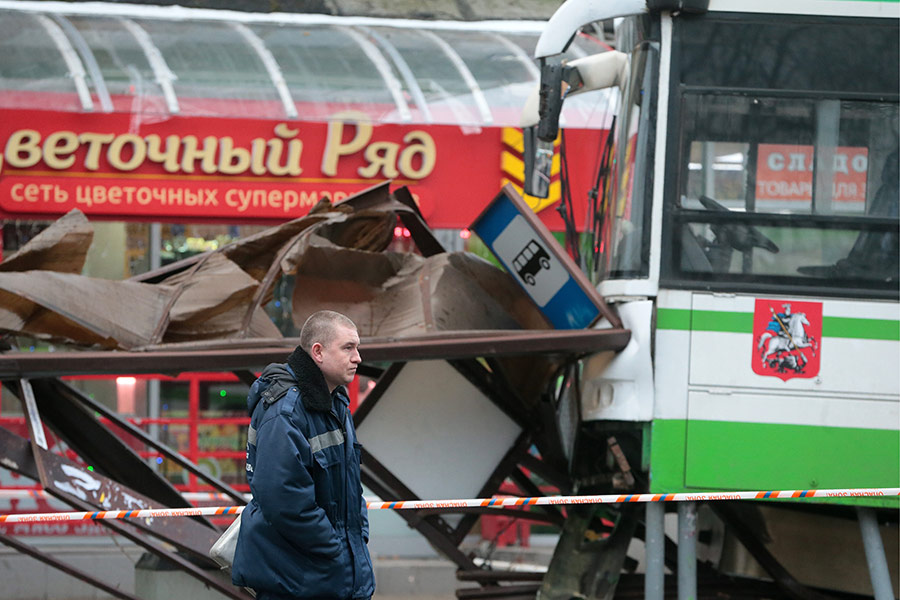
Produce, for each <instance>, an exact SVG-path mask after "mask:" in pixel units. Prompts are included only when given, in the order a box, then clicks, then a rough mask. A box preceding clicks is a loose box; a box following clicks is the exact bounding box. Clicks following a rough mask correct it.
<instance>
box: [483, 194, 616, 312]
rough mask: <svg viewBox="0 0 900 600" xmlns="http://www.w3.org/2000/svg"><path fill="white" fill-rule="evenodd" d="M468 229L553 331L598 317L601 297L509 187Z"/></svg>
mask: <svg viewBox="0 0 900 600" xmlns="http://www.w3.org/2000/svg"><path fill="white" fill-rule="evenodd" d="M470 229H471V230H472V231H474V232H475V233H476V234H478V237H480V238H481V240H482V241H483V242H484V243H485V245H487V247H488V248H490V250H491V252H493V253H494V256H496V257H497V259H498V260H499V261H500V263H501V264H502V265H503V266H504V267H505V268H506V270H507V271H508V272H509V273H510V274H511V275H512V276H513V278H514V279H515V280H516V281H517V282H518V283H519V285H521V286H522V288H523V289H524V290H525V291H526V292H527V293H528V295H529V296H530V297H531V299H532V300H534V303H535V304H537V305H538V307H539V308H540V309H541V312H543V314H544V316H545V317H547V319H548V320H549V321H550V322H551V323H552V324H553V326H554V327H556V328H557V329H583V328H585V327H589V326H590V325H592V324H593V323H594V321H596V320H597V318H598V317H599V316H600V315H601V308H600V307H601V306H602V302H603V300H602V298H601V297H600V295H599V294H598V293H597V292H596V290H594V288H593V286H591V285H590V283H589V282H588V281H587V278H586V277H585V276H584V274H583V273H582V272H581V269H579V268H578V266H577V265H576V264H575V262H574V261H573V260H572V259H571V258H570V257H569V255H568V254H566V252H565V251H564V250H563V249H562V248H561V247H560V245H559V244H558V243H557V241H556V239H555V238H554V237H553V234H551V233H550V230H548V229H547V227H546V226H545V225H544V224H543V223H542V222H541V220H540V219H539V218H538V217H537V215H535V214H534V211H533V210H531V208H529V206H528V205H527V204H525V201H524V200H523V199H522V197H521V196H520V195H519V194H518V192H516V190H515V188H513V187H512V186H511V185H506V186H504V187H503V190H502V191H501V192H500V193H499V194H498V195H497V196H496V197H495V198H494V199H493V201H492V202H491V203H490V204H489V205H488V206H487V208H485V210H484V211H483V212H482V213H481V214H480V215H479V216H478V218H476V219H475V222H474V223H472V226H471V228H470Z"/></svg>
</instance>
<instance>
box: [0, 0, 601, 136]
mask: <svg viewBox="0 0 900 600" xmlns="http://www.w3.org/2000/svg"><path fill="white" fill-rule="evenodd" d="M543 26H544V24H543V23H536V22H479V23H458V22H433V21H405V20H387V19H368V18H352V17H325V16H321V15H298V14H280V15H279V14H248V13H236V12H230V11H211V10H195V9H185V8H181V7H147V6H136V5H123V4H101V3H90V4H78V3H72V4H68V3H61V2H11V1H8V0H0V108H35V107H36V106H37V107H40V108H42V109H46V110H63V111H73V112H99V113H102V112H112V111H116V112H132V113H141V114H144V115H147V116H150V115H158V116H159V117H163V118H164V117H165V116H167V115H172V114H178V115H187V116H218V117H255V118H272V119H286V118H287V119H300V120H317V121H319V120H325V119H328V118H329V117H330V116H332V115H334V114H335V113H337V112H340V111H346V110H353V111H361V112H363V113H365V114H366V115H368V116H369V117H370V118H371V119H372V120H373V121H376V122H383V123H426V124H427V123H435V124H458V125H463V126H491V125H493V126H518V124H519V116H520V114H521V110H522V107H523V106H524V105H525V100H526V98H527V97H528V95H529V94H530V93H531V92H532V90H534V89H535V86H536V85H537V82H538V79H539V73H538V68H537V64H536V62H535V61H534V60H533V58H531V56H532V54H533V50H534V46H535V44H536V43H537V39H538V37H539V36H540V32H541V30H542V28H543ZM606 49H607V47H606V45H605V44H604V43H603V42H601V41H600V40H597V39H594V38H591V37H587V36H580V37H578V38H576V40H575V41H574V43H573V44H572V46H571V47H570V49H569V53H568V56H567V58H570V59H571V58H578V57H581V56H586V55H588V54H596V53H598V52H602V51H604V50H606ZM606 97H607V94H606V93H605V92H590V93H587V94H583V95H580V96H576V97H574V98H572V99H571V100H569V101H567V103H566V105H565V108H564V111H563V122H564V124H565V125H566V126H568V127H579V128H599V127H604V126H607V125H608V123H607V122H606V119H607V118H608V112H609V111H608V110H607V107H606V102H605V98H606Z"/></svg>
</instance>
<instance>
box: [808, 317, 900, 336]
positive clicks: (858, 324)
mask: <svg viewBox="0 0 900 600" xmlns="http://www.w3.org/2000/svg"><path fill="white" fill-rule="evenodd" d="M825 336H828V337H842V338H863V339H868V340H894V341H900V321H891V320H888V319H850V318H845V317H822V337H825Z"/></svg>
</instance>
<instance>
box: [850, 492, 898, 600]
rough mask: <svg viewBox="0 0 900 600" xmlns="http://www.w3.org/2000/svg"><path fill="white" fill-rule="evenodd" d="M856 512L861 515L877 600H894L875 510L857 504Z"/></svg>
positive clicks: (865, 545)
mask: <svg viewBox="0 0 900 600" xmlns="http://www.w3.org/2000/svg"><path fill="white" fill-rule="evenodd" d="M856 514H857V516H858V517H859V529H860V531H862V538H863V547H864V548H865V550H866V564H867V565H868V566H869V577H871V578H872V592H873V593H874V595H875V600H894V590H893V586H892V585H891V574H890V572H888V564H887V558H885V556H884V544H883V543H882V541H881V532H880V531H878V520H877V519H876V518H875V511H873V510H872V509H871V508H868V507H865V506H857V507H856Z"/></svg>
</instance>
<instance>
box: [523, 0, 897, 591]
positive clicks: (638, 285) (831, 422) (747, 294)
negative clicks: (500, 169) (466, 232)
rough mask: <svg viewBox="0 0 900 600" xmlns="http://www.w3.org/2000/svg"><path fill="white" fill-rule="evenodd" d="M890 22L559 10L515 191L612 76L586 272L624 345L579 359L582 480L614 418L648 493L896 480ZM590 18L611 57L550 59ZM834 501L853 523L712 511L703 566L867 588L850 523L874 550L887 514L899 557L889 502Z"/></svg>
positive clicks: (644, 8) (543, 170)
mask: <svg viewBox="0 0 900 600" xmlns="http://www.w3.org/2000/svg"><path fill="white" fill-rule="evenodd" d="M898 15H900V11H898V6H897V4H896V3H894V2H854V3H844V2H790V1H787V2H741V1H738V0H722V1H718V0H710V1H708V2H706V1H681V2H654V1H648V2H646V3H645V2H643V1H636V2H631V1H621V2H616V1H610V2H587V1H578V0H570V1H568V2H566V3H565V4H563V6H562V7H561V8H560V9H559V10H558V11H557V13H556V14H555V15H554V16H553V17H552V18H551V19H550V21H549V22H548V24H547V28H546V30H545V32H544V34H543V35H542V37H541V39H540V41H539V42H538V46H537V50H536V56H537V57H538V59H539V60H540V61H541V64H542V76H541V88H540V92H539V94H535V96H533V98H532V100H533V101H532V102H530V103H529V106H528V107H527V109H526V111H525V113H524V116H523V126H527V129H526V141H527V145H528V146H529V148H528V149H527V150H526V156H527V157H529V158H530V160H528V161H527V164H526V186H525V187H526V192H527V193H532V194H536V195H543V192H544V190H545V189H546V182H547V167H548V166H549V165H550V164H551V161H552V158H553V154H554V152H553V149H552V148H553V147H552V142H553V140H554V139H555V138H556V137H557V135H558V124H557V120H556V116H555V115H556V114H558V111H559V109H560V106H561V105H563V104H564V102H565V100H566V99H567V98H569V97H570V96H574V95H576V94H578V93H579V92H581V91H583V90H587V89H599V88H613V89H614V90H615V91H614V93H617V97H618V98H619V103H618V112H617V114H616V116H615V118H616V121H615V129H614V132H613V136H612V138H611V140H610V145H609V147H608V148H607V149H606V154H604V155H603V156H602V157H598V159H600V158H602V159H603V163H602V166H601V169H604V171H603V173H602V174H603V177H604V178H603V179H602V185H601V186H600V187H599V188H598V194H597V200H596V209H595V211H594V212H593V213H592V215H591V219H592V221H591V222H590V223H589V226H588V227H587V229H588V230H590V232H591V233H590V235H589V236H587V237H588V239H587V240H586V242H585V243H584V245H583V248H584V254H585V255H586V258H585V259H584V260H583V262H582V264H583V266H584V267H585V269H586V270H587V271H588V272H589V273H590V275H591V276H592V279H593V281H594V282H595V283H596V284H597V289H598V290H599V291H600V293H601V294H602V295H603V296H604V297H605V298H606V299H607V300H611V301H612V302H613V303H614V305H615V307H616V308H617V310H618V314H619V315H621V317H622V322H623V324H624V327H626V328H628V329H630V330H631V331H632V332H633V338H632V339H633V342H637V344H636V346H635V348H634V351H633V352H631V353H628V351H627V350H626V351H625V352H623V353H621V354H620V355H617V356H615V357H608V358H607V357H602V356H596V357H592V358H588V359H586V360H584V361H583V363H582V365H581V371H580V372H581V379H580V386H581V387H580V389H581V394H580V396H579V397H578V399H577V400H575V401H574V402H575V407H576V408H575V409H574V412H576V413H577V414H578V416H579V419H578V421H577V423H578V425H577V427H575V428H574V435H572V436H571V439H572V442H571V446H570V447H569V456H570V461H571V462H570V464H571V468H572V472H573V477H574V478H575V479H576V481H577V480H579V479H580V478H582V479H583V480H586V481H589V480H590V478H591V476H592V475H593V473H592V471H591V463H590V459H591V458H592V456H595V454H594V453H593V452H592V450H591V449H590V448H589V447H585V446H584V445H580V443H581V444H584V442H585V441H586V440H589V439H591V438H590V437H589V434H587V432H590V431H592V430H596V431H605V430H608V429H610V428H615V427H616V426H618V427H619V428H620V429H623V430H627V431H631V434H632V436H633V437H634V438H635V439H636V440H638V441H636V442H635V446H636V448H635V453H634V454H633V455H632V457H633V465H634V467H633V468H634V469H635V470H637V471H639V472H640V474H641V476H642V477H643V478H644V481H643V485H645V486H646V489H648V490H649V491H651V492H655V493H669V492H680V491H690V490H722V491H727V490H739V489H767V490H770V489H808V488H820V487H824V488H829V487H838V488H842V487H855V486H868V485H879V486H880V485H885V486H896V485H897V483H898V473H900V436H898V423H900V416H898V378H897V374H896V365H897V362H898V337H900V336H898V304H897V298H898V202H900V188H898V162H900V160H898V89H900V86H898V63H897V60H898V52H897V48H898V36H897V24H898V21H897V17H898ZM597 19H615V23H616V25H615V27H616V50H615V51H614V52H607V53H602V54H599V55H596V56H592V57H588V58H584V59H579V60H575V61H561V60H559V58H558V56H557V55H558V53H559V52H560V51H561V50H562V49H563V48H565V47H566V44H567V43H568V42H569V41H570V40H571V39H572V37H573V35H574V34H575V33H576V32H577V31H578V28H579V27H581V26H582V25H583V24H584V23H587V22H590V21H594V20H597ZM562 135H563V136H564V135H565V132H564V131H563V132H562ZM564 146H565V145H563V147H564ZM574 151H575V150H574V149H573V148H572V147H571V146H570V147H569V152H574ZM577 151H578V152H582V151H585V149H583V148H578V150H577ZM564 160H565V157H563V161H564ZM598 181H601V179H600V178H598ZM622 437H623V436H622V435H621V434H620V435H617V439H619V440H620V442H621V439H622ZM638 444H639V445H640V451H639V452H638V451H637V445H638ZM638 465H640V467H638ZM840 506H842V507H856V512H854V511H853V510H851V509H850V508H846V509H842V508H838V506H837V505H836V503H828V504H827V505H807V506H806V507H805V509H806V510H801V509H800V508H799V507H797V506H785V505H784V504H777V505H760V506H753V507H749V508H746V512H743V513H733V512H730V509H729V508H727V507H724V506H723V507H719V506H715V505H711V508H712V510H713V511H714V512H715V517H712V518H710V517H711V516H710V515H706V516H704V515H703V513H702V512H701V514H700V517H699V519H700V525H699V528H700V530H703V529H704V528H706V527H709V528H710V529H709V531H713V532H714V531H716V529H717V527H721V525H722V524H724V529H722V530H719V534H716V533H712V534H707V535H712V539H715V538H717V537H718V539H717V540H716V541H711V542H710V544H711V547H710V548H708V550H711V553H710V554H707V555H706V558H705V560H707V561H710V562H711V563H712V565H714V566H715V567H716V568H717V569H718V570H719V571H721V572H723V573H732V574H743V575H748V576H753V575H761V574H762V573H763V572H765V573H766V574H767V576H768V577H771V578H773V579H774V580H775V581H777V582H779V584H780V585H781V586H782V589H786V587H793V586H797V587H795V589H797V590H799V589H803V588H805V589H806V591H804V592H802V593H803V594H812V593H813V592H812V590H813V589H815V588H822V589H828V590H829V591H832V592H837V591H844V592H851V591H852V592H856V593H871V589H872V588H868V587H867V586H868V583H869V581H868V577H867V576H866V568H865V563H864V562H863V554H862V552H861V547H860V543H859V540H860V531H859V530H858V529H856V528H855V527H849V528H848V527H847V526H846V524H847V523H848V521H847V519H849V522H850V523H852V522H853V521H855V520H856V518H857V516H858V518H859V520H860V525H861V526H862V527H863V537H864V538H866V540H865V542H866V544H867V550H868V549H869V547H868V544H869V542H872V543H873V544H875V545H878V544H880V540H879V539H875V538H876V537H877V536H873V535H871V534H870V533H866V531H867V529H866V525H865V522H866V521H868V522H869V523H870V524H872V523H874V522H875V521H874V520H875V518H876V516H875V515H878V519H879V522H881V523H885V522H886V523H890V524H891V528H890V529H884V532H885V535H886V537H885V539H886V540H887V543H886V546H887V547H889V548H890V547H891V546H896V527H897V503H896V501H895V500H879V499H870V498H865V499H862V498H855V499H846V498H844V499H842V500H841V501H840ZM685 508H686V507H685ZM742 508H743V507H742ZM681 509H682V507H679V516H680V517H681V519H682V521H684V519H685V518H687V519H688V523H690V518H691V516H690V515H684V514H683V513H682V510H681ZM653 518H657V517H653ZM842 519H843V521H842ZM646 527H647V528H648V529H649V528H650V527H651V513H650V512H648V513H647V523H646ZM868 531H869V532H871V531H872V530H868ZM888 531H891V533H887V532H888ZM719 536H721V537H719ZM706 539H707V540H710V538H709V537H707V538H706ZM851 545H852V547H853V548H854V549H855V550H854V551H855V552H856V554H855V556H851V551H850V548H851ZM746 552H749V553H750V554H751V555H752V556H753V558H754V559H755V561H756V564H749V563H747V562H746V561H745V560H744V558H745V556H746V554H745V553H746ZM889 552H892V551H889ZM678 556H679V561H681V558H682V554H681V553H679V555H678ZM688 556H689V555H688ZM866 556H868V555H866ZM891 557H892V560H891V561H890V562H891V563H892V564H893V565H894V566H896V562H897V560H896V556H894V555H893V554H891ZM835 560H836V561H839V562H840V563H841V565H842V567H847V565H848V564H850V563H853V564H855V565H856V567H855V568H856V569H857V570H858V571H859V573H860V577H859V579H858V581H859V583H858V584H856V583H851V580H852V579H853V578H852V577H850V576H849V575H848V572H847V571H845V570H841V571H840V574H838V570H837V569H838V567H837V565H836V564H835V563H834V562H832V561H835ZM679 568H681V564H680V563H679ZM877 573H878V571H876V570H873V572H872V586H873V587H874V589H875V590H876V597H893V595H894V594H896V593H897V592H896V589H897V588H896V586H897V574H896V572H894V573H893V583H891V579H890V578H889V577H888V576H887V573H886V570H885V571H881V572H880V573H881V574H880V575H878V574H877ZM879 577H880V578H881V579H880V580H879ZM679 585H680V584H679ZM545 589H546V588H545ZM879 590H880V591H879ZM891 590H894V591H891ZM594 593H595V594H597V596H596V597H611V596H603V595H601V594H599V593H597V592H596V591H595V592H594ZM660 593H661V592H660ZM884 594H889V596H884ZM542 597H543V596H542ZM548 597H562V596H554V595H552V594H551V595H550V596H548ZM588 597H595V596H588ZM659 597H661V596H659ZM797 597H812V596H806V595H803V596H797Z"/></svg>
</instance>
